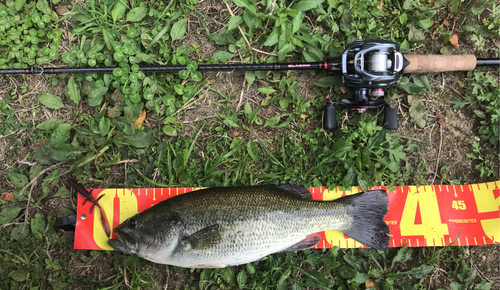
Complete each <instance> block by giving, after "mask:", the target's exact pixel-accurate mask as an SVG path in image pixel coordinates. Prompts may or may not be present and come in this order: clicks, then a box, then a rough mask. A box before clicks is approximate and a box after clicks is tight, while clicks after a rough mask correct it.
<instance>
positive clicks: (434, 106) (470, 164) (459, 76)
mask: <svg viewBox="0 0 500 290" xmlns="http://www.w3.org/2000/svg"><path fill="white" fill-rule="evenodd" d="M196 9H197V10H198V11H199V12H200V13H201V14H202V15H205V16H207V18H205V19H204V21H205V23H206V24H207V26H208V28H209V30H210V31H211V32H212V33H215V32H217V31H219V30H220V29H222V28H223V27H224V26H225V23H228V15H229V12H228V11H227V8H226V6H225V5H224V4H223V3H222V2H221V1H200V3H199V4H198V5H197V7H196ZM233 12H234V13H235V14H240V13H241V12H242V11H241V8H237V9H236V8H233ZM485 13H486V12H485ZM188 20H189V21H188V31H187V33H186V36H185V37H184V38H183V39H181V40H179V41H177V42H176V43H174V44H173V45H174V46H175V45H180V44H186V45H191V44H197V45H199V46H200V48H201V51H202V52H201V53H200V54H198V55H197V57H198V58H200V59H201V58H206V57H211V56H212V55H213V54H214V53H215V52H217V51H220V50H227V48H226V47H220V46H218V45H216V44H215V43H213V42H212V41H209V40H208V39H207V37H206V35H205V34H204V28H203V26H202V25H201V23H200V21H199V19H198V17H197V16H196V15H195V14H194V13H191V14H190V16H189V18H188ZM468 21H473V22H472V24H476V22H478V21H479V20H477V19H474V20H468ZM466 24H470V23H469V22H467V23H466ZM63 28H65V29H63V30H64V33H63V36H64V35H67V36H69V35H70V33H69V31H70V26H69V24H65V25H64V26H63ZM457 29H459V27H458V26H457ZM198 30H199V31H201V32H202V33H200V34H198V33H197V31H198ZM65 40H66V41H67V46H65V47H63V48H62V50H61V51H60V54H62V52H64V51H65V50H67V47H68V46H69V39H65ZM460 44H461V46H460V48H459V49H456V50H454V53H455V54H468V53H472V54H476V55H477V56H478V57H492V55H488V54H485V53H479V54H478V53H477V52H476V51H475V48H474V44H473V43H471V41H470V40H468V38H467V37H461V38H460ZM487 45H491V46H492V47H494V46H496V47H498V46H499V45H500V37H494V38H490V39H489V40H488V44H487ZM442 46H443V44H442V40H441V39H439V40H436V42H435V43H431V44H430V45H429V46H428V47H419V48H418V49H417V52H419V53H425V54H429V53H439V50H440V48H441V47H442ZM256 48H258V49H263V48H261V47H256ZM61 65H63V64H61ZM288 73H291V74H294V75H296V76H297V81H298V82H299V84H300V87H299V89H297V93H299V94H300V95H301V96H303V97H304V98H325V101H326V100H328V99H330V98H337V97H338V96H333V95H329V96H326V97H325V96H322V95H321V96H318V95H317V94H316V93H315V91H314V81H316V80H317V79H319V78H320V77H321V76H320V75H316V76H312V75H310V74H308V73H301V72H288ZM493 73H494V74H496V76H497V77H498V70H497V71H496V72H493ZM208 75H211V77H210V84H209V85H208V86H206V87H204V88H201V89H200V92H199V93H198V95H197V96H196V97H195V98H196V101H195V102H194V103H192V104H191V105H190V106H188V107H187V108H184V109H183V110H182V111H179V112H178V113H177V115H176V116H177V117H178V118H179V120H180V122H181V123H183V124H184V127H183V129H182V131H181V132H180V134H179V136H180V137H187V138H190V137H191V136H192V134H193V132H194V129H195V126H196V124H197V123H199V122H200V121H204V120H210V119H212V118H218V116H219V115H220V113H221V110H222V109H221V106H217V105H215V104H214V103H216V102H218V101H221V100H224V98H223V97H222V96H221V93H222V94H225V95H228V96H230V100H231V105H232V106H233V107H234V108H236V110H242V109H243V107H244V104H245V103H246V102H248V103H250V104H251V106H252V108H255V107H258V106H260V104H261V102H262V101H263V100H264V99H265V97H266V96H265V95H264V94H261V93H259V92H258V90H257V89H258V88H259V87H262V86H267V85H270V83H267V82H266V81H263V80H259V79H256V80H255V82H254V83H253V84H252V85H250V86H248V84H247V82H246V80H245V78H244V75H243V74H239V73H231V72H217V73H204V74H203V77H204V78H205V77H207V76H208ZM441 77H442V78H443V80H442V81H437V80H435V79H434V78H433V76H429V79H430V83H431V87H432V93H431V94H429V95H428V98H427V99H425V100H424V102H425V105H426V107H427V112H428V122H427V125H426V126H425V127H424V128H418V127H417V126H416V125H415V122H414V121H413V120H412V119H411V118H410V117H407V116H408V110H409V107H410V104H409V103H408V101H407V95H406V94H402V95H400V98H399V99H398V103H399V105H400V106H399V114H398V117H399V119H400V128H399V129H398V130H396V131H395V133H396V134H398V135H402V136H408V137H413V138H415V139H418V140H421V141H422V142H416V143H415V144H417V145H418V146H419V148H420V154H419V156H418V158H419V160H417V159H415V160H410V161H412V162H419V161H422V162H423V163H422V164H425V165H424V166H425V167H426V170H425V172H426V173H424V174H423V175H422V176H420V177H419V178H421V179H422V180H425V181H426V182H427V184H439V183H443V182H449V180H454V179H457V180H459V181H460V183H462V184H471V183H479V182H486V181H492V180H500V176H499V175H498V173H499V172H500V170H499V164H500V162H499V159H498V150H499V149H498V147H497V148H494V147H491V146H490V145H489V144H484V145H483V148H482V149H483V150H484V151H483V154H496V156H497V158H496V159H495V160H493V162H492V164H491V166H492V167H493V169H494V170H495V172H497V175H496V176H495V177H493V178H492V177H490V178H481V177H480V176H479V173H478V171H477V170H476V169H475V168H474V167H475V165H476V164H477V163H476V161H473V160H472V159H471V158H469V157H467V156H466V154H467V153H472V143H473V142H474V141H479V140H480V139H479V137H478V133H477V132H478V131H477V130H478V127H479V120H478V118H477V117H476V115H475V114H474V113H473V112H472V110H467V109H453V103H452V100H453V99H455V98H465V97H466V94H467V88H466V84H467V80H466V74H465V73H463V72H450V73H443V74H441ZM66 82H67V80H66V79H65V80H60V81H59V84H58V85H57V86H49V85H48V78H46V77H44V76H27V77H20V76H17V77H14V76H4V77H0V98H1V96H4V94H5V93H6V92H12V91H14V92H18V91H19V90H18V89H16V88H20V87H21V86H23V85H27V86H28V87H33V88H34V89H33V90H30V91H29V93H27V94H19V98H20V99H19V102H13V103H11V105H10V108H12V109H14V110H15V111H16V115H15V118H16V119H15V122H18V123H20V124H25V123H32V124H35V125H36V124H38V123H41V122H42V121H44V120H48V119H51V118H55V117H57V118H59V119H61V120H63V121H67V122H70V123H71V119H72V118H73V117H72V114H71V111H70V108H69V107H68V106H66V107H64V108H63V109H61V110H57V111H54V110H50V109H47V108H45V107H44V106H42V105H41V104H40V103H39V102H38V100H37V99H36V96H37V95H39V94H41V93H45V92H50V93H52V94H55V95H58V96H64V90H65V88H66ZM13 87H14V89H12V88H13ZM209 88H217V90H218V91H219V92H220V93H219V92H216V91H214V90H211V89H209ZM21 98H22V99H21ZM21 100H22V101H21ZM65 104H72V105H73V108H74V109H75V110H77V111H82V110H85V109H86V108H85V105H84V104H81V105H79V106H78V107H76V106H74V104H73V103H72V102H71V101H70V100H69V99H66V100H65ZM21 114H24V116H21ZM278 114H279V113H278V112H276V111H275V110H273V108H271V107H270V106H269V107H267V108H261V111H260V114H259V115H260V116H261V117H262V118H263V119H264V121H265V120H267V119H269V118H272V117H274V116H277V115H278ZM438 114H440V115H441V116H442V117H440V118H438ZM149 118H150V117H148V119H146V121H145V124H148V123H151V124H154V123H155V122H157V121H156V120H154V119H153V118H151V119H149ZM438 119H440V120H443V121H444V122H441V123H439V122H438V121H439V120H438ZM317 121H318V122H317V124H319V125H318V126H320V124H321V120H317ZM292 125H293V124H292ZM312 129H314V128H312ZM13 134H15V136H16V138H7V137H8V136H0V152H2V154H1V155H0V173H1V174H0V189H1V190H0V192H3V191H4V190H7V189H12V188H14V186H13V184H11V183H10V182H9V181H8V180H7V179H6V178H5V177H4V173H5V172H6V171H7V170H8V169H11V168H17V167H21V166H33V165H34V164H35V163H34V162H32V161H29V160H28V159H27V156H28V155H29V154H30V152H31V151H32V148H33V147H34V146H36V142H37V137H36V136H31V135H29V133H27V132H24V131H22V130H19V131H16V132H13ZM235 134H242V135H240V136H243V137H244V138H251V137H250V136H249V135H248V133H243V132H241V133H240V132H237V131H235ZM256 134H258V135H259V136H260V137H262V138H263V139H273V138H272V137H269V136H274V135H280V134H282V130H281V129H278V130H276V131H275V130H272V129H266V130H259V131H258V132H256ZM205 137H207V136H200V139H199V142H198V144H197V145H198V146H199V147H200V149H202V148H204V145H203V143H202V142H203V139H204V138H205ZM401 142H402V143H405V142H407V139H404V138H403V139H401ZM270 149H271V150H272V148H270ZM444 166H448V167H449V171H448V172H447V173H446V179H445V180H443V179H442V174H441V169H442V168H443V167H444ZM116 168H117V167H113V168H112V171H113V172H112V173H111V174H110V175H111V177H112V178H111V179H113V181H115V182H117V183H118V182H121V181H123V179H124V172H123V171H119V170H117V169H116ZM68 169H69V166H66V165H64V166H62V167H61V168H60V171H61V173H62V172H65V171H66V170H68ZM37 190H39V189H35V192H34V195H35V196H37V195H38V194H40V192H37ZM60 206H66V207H69V208H73V210H76V205H75V202H74V201H73V200H63V199H49V200H48V201H46V202H42V203H41V204H40V207H41V208H42V210H43V211H44V212H49V211H52V210H55V209H57V208H58V207H60ZM61 239H62V241H63V243H64V245H65V247H66V248H65V249H64V250H63V249H62V248H61V249H59V250H55V251H53V252H50V253H49V255H50V256H51V258H55V259H57V257H58V256H68V255H69V256H70V257H71V258H70V260H71V261H72V262H73V261H74V263H71V264H72V266H71V267H72V268H71V269H70V271H72V272H73V273H75V276H76V277H86V276H89V275H90V276H93V277H95V278H96V279H97V280H103V279H106V278H109V277H111V276H113V275H116V269H115V268H114V267H113V259H115V258H116V255H114V254H101V255H99V256H98V257H97V258H96V260H95V262H93V263H92V264H90V265H86V262H87V261H89V259H91V258H92V256H91V252H90V251H75V250H71V245H72V242H73V239H74V236H73V235H72V234H71V233H64V234H63V235H62V238H61ZM464 248H465V252H466V257H470V259H472V261H473V268H472V269H471V271H472V270H477V273H478V278H477V279H479V281H480V280H481V279H486V280H488V281H489V282H491V283H492V288H491V289H500V278H499V274H498V273H499V270H500V266H499V261H500V246H499V245H490V246H475V247H464ZM415 251H417V252H419V251H422V249H419V248H416V249H415ZM128 270H130V269H128ZM148 270H149V271H150V276H151V277H154V279H155V280H156V282H155V284H153V285H152V287H153V288H155V289H162V288H163V289H182V288H183V287H184V285H185V284H186V283H188V278H189V277H190V276H191V275H192V274H190V273H189V271H187V270H186V271H182V272H176V271H174V269H172V268H171V267H167V266H162V265H155V264H151V263H150V264H148ZM125 271H127V270H125ZM448 271H449V269H447V268H446V264H440V265H438V271H436V273H435V274H434V275H433V276H432V277H430V281H429V282H430V283H431V284H430V286H429V289H437V288H439V287H443V288H447V289H448V288H449V283H450V281H449V279H448V278H447V272H448ZM194 275H196V273H195V274H194ZM120 283H125V284H126V283H127V282H126V281H120ZM75 289H82V287H80V286H77V287H76V288H75Z"/></svg>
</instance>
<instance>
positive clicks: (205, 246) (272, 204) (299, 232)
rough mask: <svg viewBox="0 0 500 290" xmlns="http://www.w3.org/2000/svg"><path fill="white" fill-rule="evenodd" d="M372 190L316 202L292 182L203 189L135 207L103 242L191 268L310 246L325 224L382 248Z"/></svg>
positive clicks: (378, 203)
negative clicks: (139, 210)
mask: <svg viewBox="0 0 500 290" xmlns="http://www.w3.org/2000/svg"><path fill="white" fill-rule="evenodd" d="M373 192H375V193H369V192H368V193H364V194H357V195H355V196H351V197H346V198H341V199H338V200H335V201H315V200H312V199H310V193H309V192H308V191H307V189H305V188H303V187H301V186H294V185H284V186H255V187H235V188H208V189H203V190H198V191H193V192H190V193H186V194H183V195H179V196H176V197H173V198H170V199H167V200H165V201H163V202H161V203H159V204H158V205H156V206H154V207H152V208H150V209H148V210H146V211H144V212H142V213H139V214H138V215H136V216H134V217H132V218H131V219H130V220H133V221H134V222H133V223H132V224H134V227H131V226H129V224H130V220H129V221H126V222H124V223H123V224H121V225H120V226H118V227H117V228H116V229H115V233H116V234H117V235H118V237H119V240H118V241H116V240H111V241H110V242H109V244H110V245H111V246H112V247H114V248H115V249H117V250H120V251H122V252H125V253H137V254H138V255H139V256H140V257H143V258H145V259H148V260H150V261H153V262H156V263H162V264H170V265H175V266H180V267H191V268H192V267H225V266H230V265H240V264H244V263H248V262H252V261H256V260H259V259H261V258H262V257H265V256H267V255H269V254H272V253H276V252H281V251H286V250H287V249H292V250H297V249H305V248H309V247H311V246H314V243H315V242H316V243H317V242H319V240H317V241H316V239H317V236H315V235H314V234H315V233H317V232H321V231H325V230H341V231H344V232H345V233H346V234H347V233H351V235H353V238H356V239H358V240H360V242H366V243H367V244H369V245H371V246H376V247H379V248H382V247H384V246H385V247H386V246H387V245H385V244H388V241H389V240H388V236H387V234H388V227H387V225H386V224H385V222H383V217H384V215H385V213H387V206H388V202H387V194H386V193H385V191H381V190H378V191H373ZM373 207H375V210H373ZM368 209H370V210H368ZM373 215H375V217H374V216H373ZM365 216H366V217H365ZM358 228H359V229H362V230H364V231H366V233H358ZM377 229H378V232H377ZM370 231H376V232H375V233H370ZM364 234H366V235H368V236H369V237H368V239H366V238H364V237H363V235H364ZM310 235H312V236H310ZM357 235H358V236H357ZM384 235H385V236H387V237H385V236H384ZM308 236H309V237H308ZM371 236H373V237H374V238H373V239H374V241H371V240H370V239H372V238H370V237H371ZM365 240H366V241H365ZM377 243H382V244H383V245H379V244H377Z"/></svg>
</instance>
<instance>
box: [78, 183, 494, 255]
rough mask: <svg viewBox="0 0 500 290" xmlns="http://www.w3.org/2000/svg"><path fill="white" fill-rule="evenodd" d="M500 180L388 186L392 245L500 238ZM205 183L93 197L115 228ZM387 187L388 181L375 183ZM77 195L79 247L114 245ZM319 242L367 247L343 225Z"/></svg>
mask: <svg viewBox="0 0 500 290" xmlns="http://www.w3.org/2000/svg"><path fill="white" fill-rule="evenodd" d="M499 186H500V181H495V182H489V183H480V184H470V185H432V186H431V185H426V186H420V187H417V186H402V187H396V189H395V190H394V191H389V192H388V195H389V212H388V213H387V215H386V217H385V221H386V223H387V224H388V225H389V228H390V230H391V235H392V238H391V242H390V246H391V247H401V246H404V245H407V246H409V247H429V246H445V245H449V244H450V243H452V242H453V241H454V240H455V239H456V240H455V242H454V243H453V246H465V245H487V244H488V245H489V244H498V243H499V242H500V238H499V237H500V209H499V206H500V198H499V196H500V188H499ZM198 189H201V188H134V189H95V190H94V191H93V193H92V195H93V196H94V198H97V197H98V196H101V195H104V197H102V198H101V199H100V200H99V204H100V205H101V206H102V208H103V210H104V211H105V212H106V216H107V218H108V221H109V224H110V225H111V227H112V228H114V227H116V226H118V225H119V224H120V223H122V222H123V221H125V220H126V219H128V218H129V217H131V216H133V215H135V214H136V213H138V212H141V211H143V210H145V209H148V208H150V207H151V206H154V205H155V204H157V203H158V202H160V201H162V200H165V199H167V198H170V197H174V196H176V195H179V194H184V193H186V192H190V191H193V190H198ZM373 189H385V190H387V188H386V187H378V186H377V187H374V188H373ZM309 191H311V193H312V195H313V198H314V199H315V200H333V199H336V198H339V197H341V196H345V195H350V194H354V193H358V192H360V191H361V189H360V188H359V187H353V188H352V190H350V191H340V190H338V189H334V190H331V191H330V190H326V188H325V187H319V188H309ZM82 202H83V198H82V197H81V196H78V212H77V220H76V231H75V244H74V248H75V249H93V250H112V248H111V247H110V246H108V243H107V241H108V239H110V238H114V239H116V235H115V234H114V233H111V235H112V237H111V236H110V237H108V236H106V234H105V233H104V230H103V228H102V224H101V220H100V213H99V211H98V210H97V211H96V210H94V211H93V213H92V214H89V210H90V206H91V203H90V202H88V203H86V204H85V205H84V206H82ZM321 237H322V240H321V241H320V242H319V244H318V245H317V246H316V248H330V247H332V246H338V247H341V248H362V247H366V246H364V245H362V244H360V243H359V242H356V241H355V240H353V239H351V238H349V237H347V236H345V235H344V234H343V233H342V232H339V231H325V232H322V233H321Z"/></svg>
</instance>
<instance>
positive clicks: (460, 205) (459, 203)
mask: <svg viewBox="0 0 500 290" xmlns="http://www.w3.org/2000/svg"><path fill="white" fill-rule="evenodd" d="M451 207H452V208H454V209H456V210H465V208H466V206H465V201H463V200H454V201H453V202H452V203H451Z"/></svg>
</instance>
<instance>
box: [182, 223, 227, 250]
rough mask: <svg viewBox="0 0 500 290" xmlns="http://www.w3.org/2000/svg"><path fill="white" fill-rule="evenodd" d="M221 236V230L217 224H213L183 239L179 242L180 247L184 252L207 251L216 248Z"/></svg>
mask: <svg viewBox="0 0 500 290" xmlns="http://www.w3.org/2000/svg"><path fill="white" fill-rule="evenodd" d="M222 235H223V231H222V228H221V227H220V226H219V225H218V224H215V225H211V226H208V227H206V228H203V229H201V230H199V231H197V232H196V233H194V234H192V235H191V236H189V237H187V238H184V239H183V240H182V241H181V245H182V246H183V247H185V249H186V250H207V249H211V248H213V247H215V246H217V245H218V244H219V243H220V241H221V239H222Z"/></svg>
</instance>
